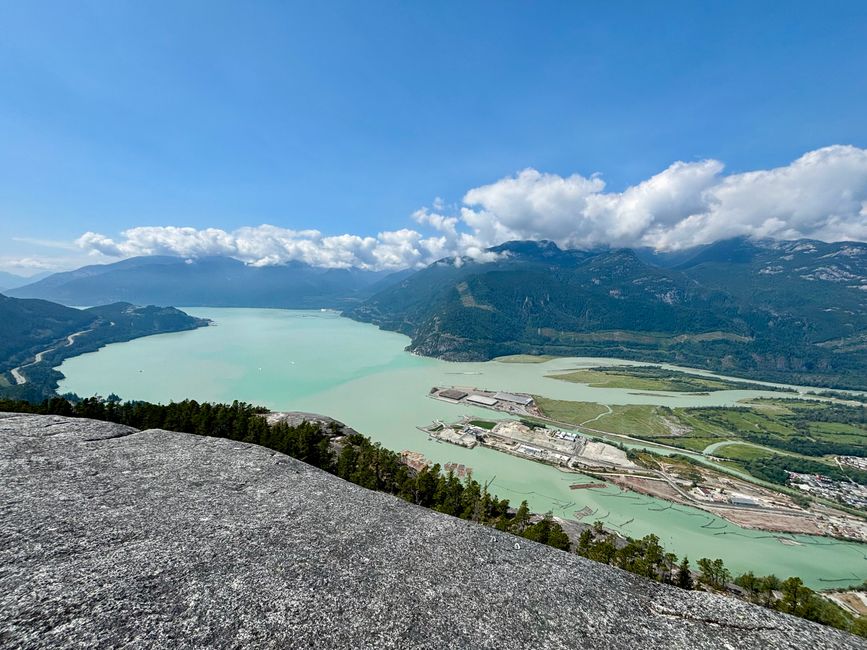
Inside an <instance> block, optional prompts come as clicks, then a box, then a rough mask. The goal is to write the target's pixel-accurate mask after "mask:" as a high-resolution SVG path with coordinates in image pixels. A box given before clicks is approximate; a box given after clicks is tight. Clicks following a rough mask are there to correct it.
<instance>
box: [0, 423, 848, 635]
mask: <svg viewBox="0 0 867 650" xmlns="http://www.w3.org/2000/svg"><path fill="white" fill-rule="evenodd" d="M0 497H2V498H0V646H2V647H26V648H40V647H44V648H56V647H71V646H76V647H109V646H111V647H118V646H124V647H130V648H135V647H150V646H154V647H174V648H184V647H239V648H240V647H275V648H285V647H316V648H343V647H347V648H348V647H357V648H522V649H523V648H647V649H649V648H666V649H667V650H668V649H671V648H798V649H799V650H800V649H803V648H816V647H821V648H855V647H862V644H861V643H860V640H859V639H856V638H855V637H852V636H848V635H846V634H843V633H840V632H837V631H835V630H832V629H829V628H823V627H820V626H818V625H814V624H812V623H809V622H807V621H803V620H800V619H796V618H792V617H789V616H785V615H783V614H779V613H776V612H773V611H769V610H766V609H762V608H759V607H755V606H752V605H749V604H747V603H744V602H741V601H737V600H733V599H729V598H722V597H717V596H713V595H710V594H705V593H697V592H686V591H681V590H678V589H675V588H671V587H666V586H664V585H660V584H657V583H654V582H650V581H646V580H643V579H641V578H638V577H636V576H633V575H631V574H628V573H625V572H622V571H619V570H617V569H613V568H610V567H608V566H603V565H600V564H596V563H593V562H590V561H588V560H585V559H583V558H580V557H578V556H576V555H571V554H566V553H563V552H561V551H557V550H554V549H552V548H548V547H545V546H541V545H538V544H534V543H531V542H527V541H524V540H518V539H517V538H515V537H512V536H510V535H508V534H504V533H499V532H497V531H494V530H491V529H489V528H485V527H482V526H478V525H475V524H472V523H468V522H465V521H461V520H458V519H455V518H452V517H448V516H445V515H440V514H437V513H435V512H432V511H429V510H425V509H423V508H418V507H415V506H413V505H409V504H407V503H404V502H403V501H400V500H399V499H396V498H393V497H391V496H387V495H383V494H377V493H374V492H370V491H368V490H364V489H362V488H359V487H356V486H354V485H351V484H349V483H346V482H344V481H342V480H340V479H338V478H335V477H334V476H331V475H329V474H326V473H324V472H321V471H319V470H316V469H314V468H311V467H309V466H307V465H305V464H303V463H300V462H298V461H295V460H293V459H291V458H288V457H286V456H283V455H281V454H277V453H274V452H272V451H269V450H268V449H264V448H262V447H257V446H254V445H248V444H242V443H237V442H231V441H227V440H220V439H215V438H205V437H198V436H194V435H189V434H182V433H173V432H168V431H158V430H150V431H141V432H139V431H135V430H133V429H130V428H128V427H122V426H118V425H113V424H107V423H103V422H95V421H89V420H74V419H67V418H59V417H52V416H26V415H12V414H0Z"/></svg>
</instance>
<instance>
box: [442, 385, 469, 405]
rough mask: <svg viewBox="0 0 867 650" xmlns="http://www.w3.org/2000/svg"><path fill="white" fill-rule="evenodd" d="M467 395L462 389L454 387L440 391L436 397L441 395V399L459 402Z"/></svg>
mask: <svg viewBox="0 0 867 650" xmlns="http://www.w3.org/2000/svg"><path fill="white" fill-rule="evenodd" d="M466 396H467V393H465V392H464V391H462V390H456V389H454V388H449V389H447V390H443V391H440V392H439V394H438V395H437V397H441V398H442V399H450V400H453V401H455V402H460V401H461V400H462V399H463V398H465V397H466Z"/></svg>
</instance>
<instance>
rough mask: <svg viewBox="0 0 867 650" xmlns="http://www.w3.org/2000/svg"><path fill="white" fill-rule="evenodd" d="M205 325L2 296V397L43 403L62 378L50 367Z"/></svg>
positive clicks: (162, 312)
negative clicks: (144, 338) (115, 346)
mask: <svg viewBox="0 0 867 650" xmlns="http://www.w3.org/2000/svg"><path fill="white" fill-rule="evenodd" d="M207 324H208V321H207V320H204V319H201V318H194V317H192V316H189V315H188V314H185V313H184V312H182V311H180V310H179V309H175V308H174V307H153V306H149V307H136V306H135V305H131V304H129V303H114V304H111V305H103V306H100V307H91V308H89V309H74V308H72V307H65V306H63V305H58V304H56V303H52V302H48V301H46V300H22V299H18V298H8V297H6V296H3V295H0V395H6V396H15V397H22V398H28V399H41V398H42V397H44V396H46V395H49V394H51V393H52V392H53V390H54V389H55V388H56V386H57V380H58V379H59V378H60V376H61V375H60V373H58V372H57V371H55V370H52V366H55V365H57V364H58V363H60V362H61V361H62V360H63V359H65V358H67V357H69V356H73V355H75V354H81V353H83V352H90V351H93V350H97V349H99V348H100V347H102V346H103V345H105V344H107V343H114V342H117V341H128V340H130V339H134V338H138V337H140V336H148V335H150V334H159V333H162V332H178V331H182V330H189V329H194V328H196V327H202V326H204V325H207ZM13 369H14V370H15V372H13Z"/></svg>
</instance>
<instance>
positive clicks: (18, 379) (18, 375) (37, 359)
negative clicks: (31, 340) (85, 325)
mask: <svg viewBox="0 0 867 650" xmlns="http://www.w3.org/2000/svg"><path fill="white" fill-rule="evenodd" d="M92 331H93V329H86V330H81V331H80V332H75V333H74V334H70V335H69V336H67V337H66V340H65V343H61V344H60V345H54V346H52V347H50V348H48V349H46V350H43V351H42V352H37V353H36V355H35V356H34V357H33V361H31V362H30V363H25V364H22V365H20V366H18V367H17V368H12V370H10V371H9V372H10V373H11V374H12V378H13V379H14V380H15V383H16V384H18V385H19V386H20V385H21V384H26V383H27V377H25V376H24V373H22V372H21V371H22V370H23V369H24V368H29V367H30V366H35V365H36V364H37V363H42V360H43V359H44V358H45V355H46V354H48V353H49V352H54V351H55V350H58V349H60V348H68V347H69V346H70V345H72V344H73V343H75V339H77V338H78V337H79V336H82V335H83V334H87V333H88V332H92Z"/></svg>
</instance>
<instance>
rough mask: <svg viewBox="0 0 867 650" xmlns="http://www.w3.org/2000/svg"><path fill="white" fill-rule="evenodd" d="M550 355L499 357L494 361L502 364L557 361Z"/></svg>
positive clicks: (510, 355)
mask: <svg viewBox="0 0 867 650" xmlns="http://www.w3.org/2000/svg"><path fill="white" fill-rule="evenodd" d="M556 358H557V357H552V356H551V355H550V354H539V355H535V354H509V355H506V356H504V357H497V358H496V359H494V361H499V362H501V363H545V362H546V361H550V360H551V359H556Z"/></svg>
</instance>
